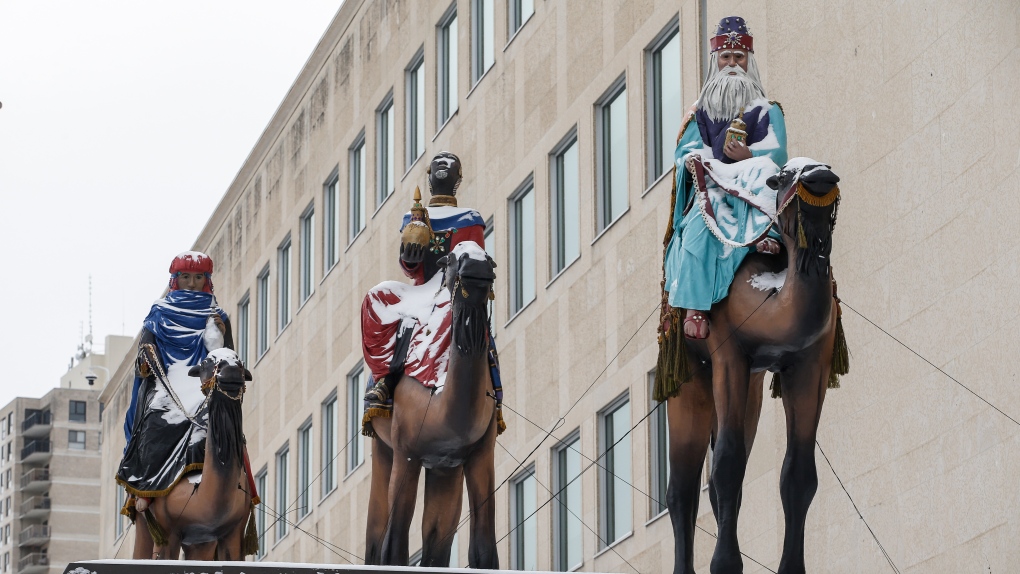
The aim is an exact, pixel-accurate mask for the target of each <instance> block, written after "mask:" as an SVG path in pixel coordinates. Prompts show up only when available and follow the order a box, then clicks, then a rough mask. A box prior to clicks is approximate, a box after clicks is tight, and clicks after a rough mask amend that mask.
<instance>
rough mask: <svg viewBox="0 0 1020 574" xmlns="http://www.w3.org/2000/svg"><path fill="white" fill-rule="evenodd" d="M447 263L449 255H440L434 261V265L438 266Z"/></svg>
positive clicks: (443, 265) (448, 262)
mask: <svg viewBox="0 0 1020 574" xmlns="http://www.w3.org/2000/svg"><path fill="white" fill-rule="evenodd" d="M449 264H450V256H449V255H443V256H442V257H440V258H439V261H436V265H438V266H440V267H446V266H447V265H449Z"/></svg>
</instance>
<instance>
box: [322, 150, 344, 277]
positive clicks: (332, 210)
mask: <svg viewBox="0 0 1020 574" xmlns="http://www.w3.org/2000/svg"><path fill="white" fill-rule="evenodd" d="M339 185H340V177H339V176H338V175H337V170H335V169H334V170H333V175H331V176H329V179H328V180H326V185H325V186H323V196H322V219H323V225H322V246H323V249H322V254H323V260H322V262H323V264H324V265H323V269H324V271H323V273H326V272H327V271H329V270H330V269H332V268H333V266H334V265H336V262H337V261H338V260H339V259H340V198H339V196H338V194H339V193H340V192H339V190H338V187H339Z"/></svg>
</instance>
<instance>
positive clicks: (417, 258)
mask: <svg viewBox="0 0 1020 574" xmlns="http://www.w3.org/2000/svg"><path fill="white" fill-rule="evenodd" d="M425 249H426V248H425V246H424V245H418V244H417V243H404V244H401V246H400V260H401V261H403V262H404V263H407V264H410V265H414V264H416V263H421V262H422V261H424V260H425Z"/></svg>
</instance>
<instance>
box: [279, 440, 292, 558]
mask: <svg viewBox="0 0 1020 574" xmlns="http://www.w3.org/2000/svg"><path fill="white" fill-rule="evenodd" d="M289 464H290V448H289V447H288V446H284V447H283V448H282V449H280V451H279V452H277V453H276V511H277V512H278V513H280V516H279V517H278V519H277V520H276V539H277V540H280V539H282V538H283V537H284V536H286V535H287V526H288V523H287V509H288V508H289V507H290V503H289V502H287V499H288V498H289V497H290V484H288V483H289V482H290V475H289V474H288V472H287V471H288V466H289Z"/></svg>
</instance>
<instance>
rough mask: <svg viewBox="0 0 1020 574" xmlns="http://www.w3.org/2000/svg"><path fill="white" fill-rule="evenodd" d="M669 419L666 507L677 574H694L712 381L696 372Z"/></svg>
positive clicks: (675, 401) (671, 404)
mask: <svg viewBox="0 0 1020 574" xmlns="http://www.w3.org/2000/svg"><path fill="white" fill-rule="evenodd" d="M665 408H666V411H667V418H668V419H669V485H668V487H667V489H666V503H667V504H668V505H669V519H670V521H671V522H672V523H673V538H674V544H673V548H674V560H673V572H674V574H693V573H694V532H695V528H696V522H697V519H698V499H699V498H700V496H701V472H702V468H703V467H704V463H705V453H706V452H707V451H708V441H709V437H710V435H711V433H712V421H713V418H714V416H713V415H714V413H713V410H712V380H711V375H710V374H709V373H707V372H705V371H699V372H696V373H695V375H694V377H693V378H692V379H691V381H690V382H689V383H687V384H685V385H683V387H682V389H681V391H680V394H679V395H677V396H676V397H673V398H671V399H669V400H668V401H666V405H665Z"/></svg>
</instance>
